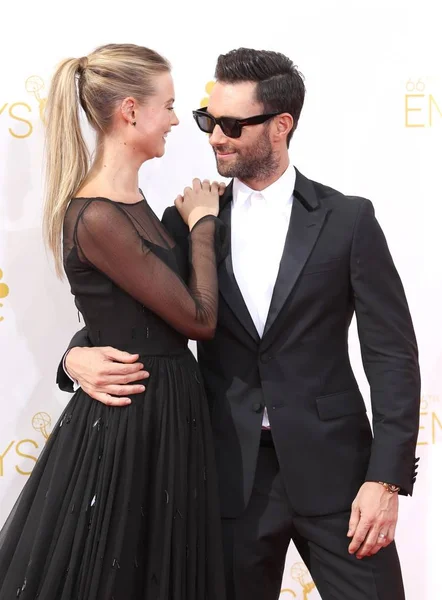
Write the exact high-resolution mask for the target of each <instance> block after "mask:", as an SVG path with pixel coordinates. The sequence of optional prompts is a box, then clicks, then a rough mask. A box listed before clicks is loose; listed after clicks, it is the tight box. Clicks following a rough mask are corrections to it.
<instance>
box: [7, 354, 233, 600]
mask: <svg viewBox="0 0 442 600" xmlns="http://www.w3.org/2000/svg"><path fill="white" fill-rule="evenodd" d="M141 359H142V361H143V363H144V365H145V368H146V369H147V370H149V371H150V373H151V376H150V378H149V380H148V381H147V384H146V385H147V387H146V391H145V393H143V394H139V395H137V396H133V397H132V404H131V405H129V406H126V407H109V406H105V405H104V404H101V403H99V402H97V401H95V400H92V399H91V398H90V397H89V396H87V394H85V393H84V392H83V391H82V390H79V391H77V392H76V393H75V395H74V396H73V397H72V399H71V401H70V402H69V404H68V406H67V407H66V409H65V410H64V411H63V414H62V415H61V417H60V419H59V421H58V423H57V424H56V426H55V427H54V430H53V432H52V434H51V435H50V437H49V440H48V441H47V443H46V446H45V448H44V450H43V452H42V454H41V456H40V458H39V460H38V462H37V464H36V465H35V467H34V470H33V472H32V474H31V476H30V478H29V480H28V482H27V483H26V485H25V487H24V489H23V491H22V493H21V495H20V497H19V499H18V501H17V503H16V505H15V506H14V509H13V511H12V513H11V514H10V516H9V518H8V519H7V521H6V523H5V526H4V527H3V530H2V531H1V533H0V600H13V599H15V598H20V600H28V599H29V600H31V599H32V600H34V599H35V598H38V599H39V600H225V593H224V569H223V563H222V549H221V533H220V517H219V510H218V498H217V484H216V474H215V464H214V457H213V450H212V443H211V429H210V422H209V414H208V408H207V401H206V398H205V394H204V389H203V386H202V382H201V377H200V375H199V371H198V366H197V363H196V361H195V359H194V357H193V355H192V354H191V353H190V352H189V351H187V352H185V353H184V354H182V355H180V356H178V357H174V358H172V357H146V356H143V357H142V358H141Z"/></svg>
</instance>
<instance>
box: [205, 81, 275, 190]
mask: <svg viewBox="0 0 442 600" xmlns="http://www.w3.org/2000/svg"><path fill="white" fill-rule="evenodd" d="M255 89H256V83H255V82H251V81H250V82H241V83H221V82H217V83H216V84H215V85H214V87H213V90H212V93H211V95H210V98H209V105H208V107H207V110H208V112H209V113H210V114H211V115H213V116H214V117H215V118H220V117H233V118H236V119H245V118H247V117H254V116H256V115H261V114H263V113H264V109H263V107H262V104H260V103H259V102H257V101H256V100H255ZM271 126H272V121H271V120H270V121H267V122H266V123H262V124H260V125H246V126H245V127H243V129H242V132H241V136H240V137H239V138H230V137H227V136H226V135H225V134H224V133H223V131H222V129H221V128H220V126H219V125H216V126H215V129H214V130H213V133H212V134H210V137H209V141H210V144H211V146H212V148H213V151H214V152H215V157H216V164H217V168H218V172H219V174H220V175H222V176H223V177H238V178H239V179H241V180H242V181H244V182H246V183H247V182H251V181H253V180H255V181H259V180H263V179H267V178H268V177H269V176H271V175H272V174H273V173H274V171H275V170H276V168H277V160H276V156H275V152H274V148H273V146H272V142H271Z"/></svg>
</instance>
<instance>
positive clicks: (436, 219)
mask: <svg viewBox="0 0 442 600" xmlns="http://www.w3.org/2000/svg"><path fill="white" fill-rule="evenodd" d="M64 11H65V13H64V16H62V15H61V14H59V7H58V4H57V3H56V2H55V1H54V0H42V1H41V2H39V3H31V2H28V1H24V2H22V3H20V4H16V3H15V4H13V3H8V4H7V5H5V6H3V5H2V7H1V9H0V26H1V36H0V62H1V80H0V409H1V412H0V415H1V416H0V526H1V525H2V524H3V522H4V520H5V519H6V517H7V515H8V513H9V511H10V509H11V508H12V505H13V503H14V501H15V499H16V497H17V495H18V494H19V492H20V490H21V488H22V487H23V485H24V484H25V482H26V479H27V477H28V476H29V474H30V472H31V471H32V468H33V466H34V465H35V462H36V460H37V457H38V455H39V453H40V451H41V449H42V448H43V446H44V444H45V442H46V440H47V439H48V436H49V435H50V433H51V429H52V427H53V424H54V423H55V421H56V419H57V417H58V415H59V414H60V412H61V410H62V409H63V407H64V406H65V404H66V403H67V401H68V399H69V397H70V396H69V395H67V394H64V393H62V392H60V391H59V390H58V389H57V387H56V385H55V371H56V367H57V364H58V361H59V359H60V356H61V355H62V353H63V352H64V349H65V347H66V345H67V343H68V341H69V339H70V337H71V336H72V334H73V333H74V332H75V331H76V330H77V329H78V328H80V327H81V326H82V323H81V322H80V320H79V317H78V314H77V311H76V310H75V308H74V304H73V298H72V296H71V294H70V290H69V286H68V285H67V283H66V281H59V280H57V279H56V277H55V274H54V269H53V266H52V263H51V258H50V257H49V256H48V255H47V253H46V252H45V250H44V247H43V242H42V235H41V215H42V198H43V170H42V159H43V149H44V135H43V122H44V116H45V101H46V96H47V92H48V86H49V83H50V79H51V75H52V73H53V70H54V68H55V66H56V65H57V63H58V62H59V61H60V60H61V59H63V58H65V57H70V56H76V57H79V56H83V55H86V54H88V53H89V52H90V51H91V50H92V49H93V48H94V47H96V46H98V45H101V44H103V43H110V42H133V43H138V44H143V45H146V46H151V47H152V48H154V49H156V50H158V51H159V52H161V53H162V54H164V55H165V56H166V57H167V58H168V59H169V60H170V61H171V62H172V65H173V76H174V79H175V87H176V111H177V113H178V116H179V118H180V120H181V124H180V126H179V127H177V128H175V129H174V131H173V133H172V134H171V135H170V136H169V138H168V142H167V151H166V155H165V156H164V157H163V158H161V159H159V160H154V161H152V162H151V163H150V164H147V165H145V166H143V168H142V170H141V174H140V187H142V189H143V191H144V193H145V195H146V197H147V199H148V201H149V202H150V204H151V206H152V207H153V208H154V210H155V211H156V212H157V214H158V215H160V216H161V214H162V212H163V210H164V208H165V207H166V206H168V205H169V204H171V203H172V202H173V200H174V198H175V197H176V195H177V194H178V193H180V192H181V191H182V189H183V188H184V187H185V186H186V185H188V184H189V183H190V181H191V180H192V178H193V177H201V178H203V177H210V178H216V177H217V172H216V167H215V161H214V158H213V153H212V151H211V149H210V146H209V143H208V140H207V136H205V135H204V134H202V133H201V132H200V131H199V130H198V129H197V128H196V126H195V124H194V122H193V120H192V112H191V111H192V109H195V108H198V107H199V106H203V105H205V103H206V102H207V96H208V94H209V93H210V87H211V85H212V81H213V73H214V67H215V63H216V59H217V56H218V55H219V54H220V53H223V52H227V51H228V50H231V49H233V48H236V47H239V46H248V47H254V48H260V49H271V50H279V51H281V52H283V53H285V54H286V55H288V56H289V57H290V58H292V59H293V61H294V62H295V64H297V65H298V67H299V69H300V70H301V72H302V73H303V75H304V77H305V82H306V88H307V95H306V101H305V108H304V111H303V114H302V115H301V120H300V124H299V128H298V131H297V132H296V134H295V136H294V139H293V141H292V144H291V148H290V152H291V158H292V161H293V163H294V164H295V165H296V166H297V167H298V168H299V169H300V170H301V171H302V172H303V173H304V174H305V175H307V176H308V177H310V178H312V179H315V180H317V181H320V182H322V183H325V184H328V185H330V186H332V187H335V188H337V189H339V190H341V191H343V192H344V193H348V194H355V195H362V196H365V197H367V198H370V199H371V200H372V201H373V203H374V206H375V209H376V213H377V217H378V220H379V221H380V223H381V225H382V227H383V229H384V231H385V234H386V236H387V240H388V242H389V246H390V250H391V252H392V254H393V257H394V260H395V262H396V265H397V267H398V270H399V272H400V274H401V277H402V280H403V283H404V286H405V290H406V293H407V297H408V301H409V304H410V308H411V311H412V315H413V320H414V324H415V328H416V334H417V338H418V343H419V348H420V357H421V367H422V399H421V423H420V434H419V445H418V451H417V454H418V455H419V456H420V457H421V460H420V468H419V474H418V478H417V482H416V487H415V493H414V495H413V497H412V498H404V499H401V506H400V521H399V526H398V529H397V543H398V547H399V552H400V557H401V562H402V566H403V571H404V579H405V585H406V590H407V598H408V599H409V600H440V598H442V576H441V573H440V564H441V557H442V551H441V549H440V539H441V537H442V535H441V534H442V509H441V508H440V506H441V498H442V311H441V306H442V276H441V274H442V267H441V258H442V242H441V217H442V209H441V182H440V178H441V175H440V174H441V172H442V170H441V159H442V151H441V148H442V143H441V141H442V135H441V134H442V71H441V62H440V56H441V55H442V54H441V49H442V48H441V45H442V43H441V37H440V34H439V27H438V19H437V12H438V11H437V2H436V1H434V2H425V1H424V2H421V3H420V4H418V3H411V2H409V3H407V2H404V1H401V2H399V1H389V0H383V1H382V2H381V1H379V0H374V1H373V0H372V1H370V2H368V1H365V0H364V1H360V2H357V3H356V2H353V1H352V0H345V1H344V0H342V1H330V0H300V1H297V0H279V2H277V3H271V4H269V5H265V4H264V5H263V4H258V3H256V2H251V1H250V0H245V1H244V2H243V3H241V4H240V3H236V2H233V1H231V0H228V1H227V2H223V3H221V4H220V3H218V4H217V5H216V6H214V5H210V4H208V5H204V4H201V3H196V2H193V1H192V2H178V1H176V0H173V1H172V2H169V3H167V4H164V5H161V6H160V3H158V6H150V5H149V3H145V2H141V1H140V0H133V1H132V2H131V3H126V4H125V5H121V3H119V2H112V1H110V0H109V1H107V2H106V3H103V2H94V3H90V2H86V1H85V0H76V1H75V2H72V3H71V4H70V5H66V7H65V8H64ZM350 349H351V360H352V363H353V365H354V369H355V372H356V374H357V378H358V381H359V383H360V386H361V389H362V391H363V393H364V395H365V399H366V402H367V406H368V410H369V412H370V403H369V397H370V395H369V388H368V385H367V382H366V379H365V375H364V371H363V368H362V365H361V359H360V351H359V343H358V338H357V333H356V328H355V326H354V324H353V325H352V328H351V336H350ZM294 460H303V457H302V456H299V457H294ZM292 598H297V599H299V600H300V599H304V600H307V599H308V600H318V599H319V598H320V596H319V594H318V591H317V590H316V588H315V584H314V583H313V581H312V579H311V577H310V574H309V572H308V570H307V569H306V567H305V566H304V564H303V563H302V561H301V559H300V557H299V555H298V554H297V552H296V550H295V548H294V547H292V546H291V547H290V549H289V553H288V555H287V562H286V570H285V574H284V580H283V587H282V590H281V596H280V599H281V600H292ZM337 600H338V599H337Z"/></svg>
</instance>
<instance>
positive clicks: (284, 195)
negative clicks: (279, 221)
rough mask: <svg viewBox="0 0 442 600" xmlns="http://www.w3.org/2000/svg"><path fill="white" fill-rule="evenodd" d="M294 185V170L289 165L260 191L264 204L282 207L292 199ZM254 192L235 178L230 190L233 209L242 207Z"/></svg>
mask: <svg viewBox="0 0 442 600" xmlns="http://www.w3.org/2000/svg"><path fill="white" fill-rule="evenodd" d="M295 183H296V170H295V168H294V166H293V165H289V166H288V167H287V169H286V170H285V171H284V173H283V174H282V175H281V177H280V178H279V179H277V180H276V181H274V182H273V183H272V184H271V185H269V186H268V187H266V188H264V189H263V190H261V194H262V195H263V196H264V198H265V200H266V203H269V204H270V205H271V206H275V207H276V206H280V207H284V206H286V205H287V204H288V203H289V202H290V201H291V199H292V196H293V190H294V189H295ZM254 191H255V190H252V188H250V187H249V186H248V185H246V184H245V183H243V182H242V181H240V180H239V179H237V178H236V177H235V179H234V180H233V189H232V196H233V207H235V206H243V205H244V203H245V202H246V200H247V198H248V197H249V196H250V194H253V192H254Z"/></svg>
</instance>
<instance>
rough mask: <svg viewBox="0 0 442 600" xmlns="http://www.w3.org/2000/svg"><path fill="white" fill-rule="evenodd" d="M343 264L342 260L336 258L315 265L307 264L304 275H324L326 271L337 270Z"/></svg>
mask: <svg viewBox="0 0 442 600" xmlns="http://www.w3.org/2000/svg"><path fill="white" fill-rule="evenodd" d="M341 264H342V261H341V259H340V258H334V259H332V260H327V261H323V262H317V263H313V264H306V265H305V269H304V270H303V272H302V274H303V275H311V274H312V273H323V272H324V271H332V270H333V269H337V268H338V267H339V266H340V265H341Z"/></svg>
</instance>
